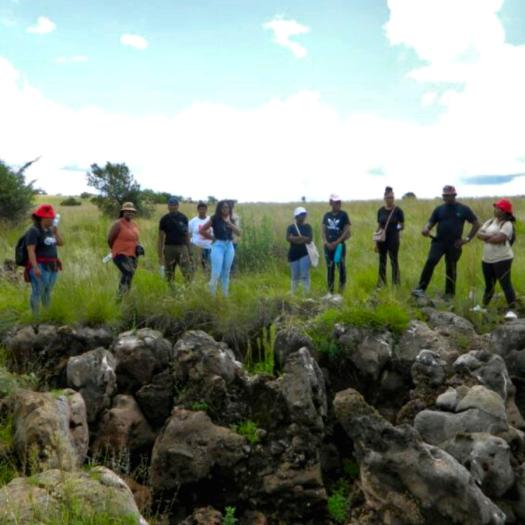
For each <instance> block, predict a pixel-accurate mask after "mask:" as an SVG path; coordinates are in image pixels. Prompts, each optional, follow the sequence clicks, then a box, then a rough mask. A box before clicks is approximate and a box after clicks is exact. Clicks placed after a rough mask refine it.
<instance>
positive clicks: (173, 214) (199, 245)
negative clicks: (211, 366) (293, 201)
mask: <svg viewBox="0 0 525 525" xmlns="http://www.w3.org/2000/svg"><path fill="white" fill-rule="evenodd" d="M442 196H443V201H444V203H443V204H442V205H440V206H438V207H437V208H435V210H434V211H433V212H432V215H431V216H430V219H429V221H428V223H427V224H426V225H425V227H424V228H423V230H422V235H423V236H425V237H430V238H431V245H430V250H429V253H428V257H427V261H426V263H425V266H424V268H423V271H422V273H421V277H420V279H419V284H418V286H417V288H415V289H414V290H413V291H412V294H413V295H414V296H416V297H421V296H423V295H424V294H425V291H426V289H427V287H428V285H429V283H430V281H431V279H432V274H433V271H434V268H435V267H436V265H437V264H438V263H439V261H440V260H441V258H442V257H443V256H444V257H445V268H446V284H445V297H446V298H452V297H453V296H454V294H455V286H456V275H457V272H456V268H457V262H458V260H459V258H460V257H461V253H462V248H463V246H464V245H466V244H468V243H469V242H471V241H472V240H473V239H474V238H476V237H477V238H478V239H479V240H481V241H482V242H483V243H484V248H483V259H482V270H483V276H484V278H485V291H484V294H483V306H480V305H478V306H477V307H476V309H477V310H483V309H484V308H485V307H486V306H487V305H488V304H489V302H490V300H491V299H492V297H493V295H494V291H495V286H496V283H497V282H499V283H500V285H501V287H502V289H503V292H504V294H505V298H506V300H507V304H508V307H509V311H508V312H507V314H506V317H507V318H509V319H511V318H515V317H516V314H515V313H514V310H515V307H516V294H515V292H514V289H513V287H512V281H511V267H512V261H513V258H514V253H513V250H512V244H513V242H514V239H515V228H514V222H515V220H516V219H515V217H514V215H513V210H512V203H511V202H510V201H509V200H508V199H500V200H498V201H497V202H495V203H494V216H493V217H492V218H490V219H488V220H487V221H486V222H485V223H484V224H483V225H481V224H480V222H479V221H478V219H477V217H476V215H475V214H474V213H473V211H472V210H471V209H470V208H469V207H468V206H466V205H464V204H462V203H460V202H458V201H457V200H456V196H457V193H456V190H455V188H454V187H453V186H445V187H444V188H443V195H442ZM384 201H385V204H384V206H382V207H381V208H379V210H378V211H377V230H376V231H375V232H374V233H373V236H372V240H373V242H374V244H375V251H376V252H377V254H378V256H379V278H378V284H379V285H385V284H386V283H387V261H388V258H390V263H391V267H392V283H393V284H394V285H398V284H400V280H401V277H400V270H399V262H398V254H399V248H400V234H401V232H402V230H403V229H404V224H405V217H404V213H403V210H402V209H401V208H400V207H399V206H398V205H397V204H396V201H395V196H394V192H393V189H392V188H391V187H387V188H386V189H385V193H384ZM329 204H330V207H331V209H330V211H328V212H327V213H325V214H324V216H323V219H322V224H321V237H322V242H323V247H324V258H325V261H326V268H327V288H328V292H329V293H334V290H335V280H336V271H337V273H338V276H339V287H338V291H339V292H340V293H341V292H343V291H344V288H345V284H346V261H345V259H346V242H347V241H348V240H349V239H350V237H351V221H350V218H349V216H348V214H347V213H346V211H344V210H343V209H342V199H341V198H340V197H339V196H338V195H331V196H330V200H329ZM136 212H137V210H136V209H135V206H134V205H133V203H131V202H127V203H124V204H123V205H122V207H121V210H120V216H119V218H118V220H117V221H116V222H115V223H114V224H113V225H112V227H111V229H110V231H109V234H108V244H109V246H110V248H111V259H112V260H113V263H114V264H115V266H116V267H117V268H118V270H119V271H120V274H121V278H120V283H119V295H120V296H122V295H123V294H125V293H126V292H127V291H128V290H129V288H130V286H131V283H132V280H133V276H134V274H135V271H136V269H137V261H138V258H139V257H140V256H141V255H144V248H143V247H142V245H141V244H140V231H139V227H138V225H137V223H136V222H135V220H134V218H135V215H136ZM307 215H308V213H307V210H306V209H305V208H304V207H302V206H300V207H298V208H296V209H295V210H294V222H293V223H292V224H290V225H289V226H288V228H287V231H286V239H287V241H288V243H289V245H290V247H289V251H288V261H289V263H290V269H291V277H292V292H296V291H297V290H298V288H299V287H300V286H302V288H303V289H304V290H305V291H306V292H308V291H309V290H310V268H311V267H312V266H313V265H316V264H317V259H318V257H319V254H318V252H317V250H316V248H315V243H314V235H313V229H312V226H311V225H310V224H308V223H307ZM32 217H33V226H32V227H31V228H30V229H29V230H28V231H27V232H26V234H25V236H24V238H23V240H24V246H25V250H27V260H26V262H25V263H24V264H25V266H26V277H27V280H28V281H30V282H31V285H32V293H31V307H32V309H33V311H34V312H35V313H37V312H38V309H39V306H40V304H42V305H43V306H44V307H46V306H48V305H49V302H50V296H51V290H52V288H53V286H54V284H55V282H56V277H57V272H58V271H59V270H60V269H61V263H60V260H59V258H58V254H57V246H61V245H63V238H62V235H61V234H60V232H59V229H58V223H57V220H56V215H55V212H54V210H53V207H52V206H51V205H48V204H44V205H41V206H39V207H38V208H37V209H36V210H35V212H34V213H33V216H32ZM465 222H469V223H470V224H471V229H470V232H469V233H468V235H467V236H466V237H465V238H463V229H464V224H465ZM434 227H437V228H436V230H437V231H436V234H435V235H433V234H432V233H431V232H432V230H433V229H434ZM240 237H241V228H240V217H239V216H238V215H237V214H236V213H235V211H234V202H233V201H228V200H222V201H219V202H218V203H217V206H216V208H215V212H214V214H213V215H211V216H209V215H208V206H207V204H206V203H204V202H199V203H198V205H197V215H196V216H195V217H193V218H192V219H191V220H188V218H187V217H186V215H184V214H183V213H182V212H180V211H179V202H178V200H177V199H176V198H174V197H171V198H170V199H169V201H168V213H166V214H165V215H164V216H163V217H162V218H161V219H160V222H159V235H158V244H157V250H158V258H159V263H160V271H161V274H162V275H164V276H165V277H166V279H167V281H168V283H169V284H170V286H172V284H173V280H174V276H175V271H176V268H177V266H178V267H180V269H181V272H182V274H183V276H184V278H185V279H186V280H187V281H190V280H191V279H192V276H193V274H194V271H195V268H196V266H201V267H202V268H203V270H204V271H205V272H207V273H208V274H209V277H210V281H209V287H210V291H211V292H212V294H214V295H215V294H216V292H217V288H218V285H219V283H220V285H221V288H222V292H223V294H224V295H225V296H227V295H228V291H229V282H230V274H231V271H232V266H233V264H234V260H235V253H236V247H237V243H238V241H239V239H240Z"/></svg>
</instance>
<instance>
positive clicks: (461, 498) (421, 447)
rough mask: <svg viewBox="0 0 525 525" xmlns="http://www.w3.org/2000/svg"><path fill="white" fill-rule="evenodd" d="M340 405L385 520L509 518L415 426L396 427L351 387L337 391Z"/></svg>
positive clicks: (369, 491) (364, 480)
mask: <svg viewBox="0 0 525 525" xmlns="http://www.w3.org/2000/svg"><path fill="white" fill-rule="evenodd" d="M334 409H335V414H336V417H337V419H338V420H339V422H340V423H341V424H342V426H343V427H344V429H345V430H346V432H347V433H348V434H349V436H350V437H351V438H352V440H353V443H354V447H355V456H356V459H357V460H358V462H359V464H360V467H361V468H360V477H361V488H362V490H363V493H364V496H365V498H366V501H367V504H368V506H369V507H370V508H372V509H373V510H375V511H376V512H377V513H379V515H380V517H381V519H382V521H381V522H382V523H403V524H407V525H409V524H414V525H416V524H418V525H419V524H421V523H432V524H433V525H445V524H449V523H462V524H465V525H480V524H494V525H496V524H497V525H500V524H503V523H505V514H504V513H503V512H502V511H501V510H500V509H499V508H498V507H497V506H496V505H494V503H492V501H491V500H490V499H489V498H488V497H487V496H485V495H484V494H483V492H482V491H481V490H480V488H479V487H478V486H477V485H476V483H475V482H474V480H473V478H472V476H471V475H470V473H469V472H468V471H467V470H466V469H465V468H464V467H463V466H462V465H460V464H459V463H458V462H457V461H456V460H455V459H454V458H453V457H452V456H451V455H450V454H448V453H446V452H445V451H443V450H441V449H440V448H437V447H434V446H432V445H428V444H427V443H425V442H423V441H422V440H421V438H420V437H419V434H418V433H417V432H416V431H415V430H414V429H413V428H412V427H410V426H408V425H401V426H399V427H394V426H393V425H391V424H390V423H388V422H387V421H386V420H385V419H383V418H382V417H381V416H378V415H377V413H376V412H375V410H374V409H373V408H372V407H370V406H368V405H367V404H366V402H365V401H364V399H363V398H362V397H361V396H360V394H359V393H358V392H356V391H353V390H351V389H348V390H345V391H343V392H339V393H338V394H337V396H336V398H335V401H334Z"/></svg>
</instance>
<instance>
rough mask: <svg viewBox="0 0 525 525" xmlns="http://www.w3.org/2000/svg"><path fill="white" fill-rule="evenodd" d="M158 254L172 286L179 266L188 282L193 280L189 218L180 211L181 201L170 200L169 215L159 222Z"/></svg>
mask: <svg viewBox="0 0 525 525" xmlns="http://www.w3.org/2000/svg"><path fill="white" fill-rule="evenodd" d="M158 252H159V261H160V264H161V266H163V267H164V268H165V271H166V279H167V280H168V283H169V285H170V286H172V285H173V279H174V278H175V270H176V268H177V266H180V268H181V271H182V275H183V276H184V278H185V279H186V281H187V282H188V281H190V280H191V277H192V264H191V253H190V234H189V231H188V218H187V217H186V215H184V214H183V213H181V212H180V211H179V201H178V199H176V198H175V197H170V198H169V199H168V213H167V214H166V215H164V216H163V217H162V219H160V222H159V238H158Z"/></svg>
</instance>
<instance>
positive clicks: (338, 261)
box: [321, 195, 351, 293]
mask: <svg viewBox="0 0 525 525" xmlns="http://www.w3.org/2000/svg"><path fill="white" fill-rule="evenodd" d="M330 206H331V207H332V210H331V211H329V212H328V213H326V214H325V215H324V217H323V223H322V227H321V232H322V237H323V244H324V253H325V260H326V266H327V281H328V292H329V293H334V285H335V268H336V266H337V268H338V270H339V293H342V292H343V291H344V288H345V284H346V262H345V257H346V244H345V241H346V240H347V239H349V238H350V225H351V222H350V218H349V217H348V214H347V213H346V212H345V211H343V210H342V209H341V197H339V196H338V195H331V196H330Z"/></svg>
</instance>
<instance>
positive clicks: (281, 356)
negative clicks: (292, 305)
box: [273, 325, 315, 370]
mask: <svg viewBox="0 0 525 525" xmlns="http://www.w3.org/2000/svg"><path fill="white" fill-rule="evenodd" d="M303 347H306V348H308V350H309V351H310V353H312V354H313V352H314V351H315V345H314V343H313V341H312V339H311V338H310V337H309V336H308V335H307V334H306V333H305V332H304V330H302V329H301V328H299V327H297V326H294V325H291V326H289V325H288V326H284V327H282V328H280V329H279V330H278V331H277V333H276V335H275V341H274V343H273V355H274V362H275V368H276V369H277V370H281V369H282V368H283V366H284V365H285V363H286V360H287V359H288V356H289V355H290V354H293V353H294V352H297V350H300V349H301V348H303Z"/></svg>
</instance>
